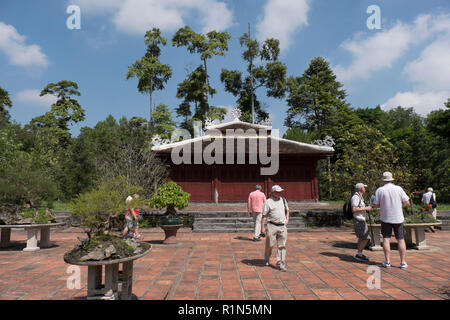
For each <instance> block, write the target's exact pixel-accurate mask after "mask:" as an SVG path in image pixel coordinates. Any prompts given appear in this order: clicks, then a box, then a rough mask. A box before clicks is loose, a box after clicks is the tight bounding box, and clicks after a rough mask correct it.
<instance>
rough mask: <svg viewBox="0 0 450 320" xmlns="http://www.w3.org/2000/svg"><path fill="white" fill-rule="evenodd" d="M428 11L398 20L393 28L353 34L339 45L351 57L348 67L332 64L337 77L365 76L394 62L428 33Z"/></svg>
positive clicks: (362, 77)
mask: <svg viewBox="0 0 450 320" xmlns="http://www.w3.org/2000/svg"><path fill="white" fill-rule="evenodd" d="M430 20H431V16H430V15H421V16H419V17H418V18H417V19H416V20H415V21H414V23H413V24H404V23H402V22H397V23H396V24H395V25H394V26H393V27H392V28H390V29H386V30H383V31H380V32H373V31H372V32H371V33H372V34H373V33H374V35H372V36H369V37H367V38H365V39H364V38H363V34H361V33H360V34H358V35H356V36H355V37H354V38H353V39H351V40H345V41H344V42H343V43H342V44H341V48H343V49H344V50H346V51H348V52H350V53H351V54H352V56H353V61H352V62H351V64H350V65H349V66H347V67H344V66H342V65H337V66H335V67H334V69H335V72H336V75H337V77H338V79H339V80H340V81H349V80H357V79H364V80H366V79H368V78H369V77H370V76H371V75H372V74H373V73H375V72H377V71H380V70H385V69H390V68H391V67H392V66H393V64H394V63H395V62H397V61H398V60H399V59H400V58H401V57H403V56H404V55H405V53H406V52H407V51H408V49H409V48H410V47H411V45H413V44H418V43H420V42H422V41H423V40H425V39H427V38H428V37H429V36H430V30H429V25H428V24H429V22H430Z"/></svg>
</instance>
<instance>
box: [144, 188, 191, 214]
mask: <svg viewBox="0 0 450 320" xmlns="http://www.w3.org/2000/svg"><path fill="white" fill-rule="evenodd" d="M190 197H191V195H190V194H189V193H187V192H184V191H183V189H182V188H181V187H180V186H179V185H178V184H176V183H175V182H166V183H164V184H163V185H162V186H161V187H159V188H158V189H157V190H156V192H155V194H154V195H153V197H152V198H151V199H150V202H149V205H150V206H152V207H154V208H158V209H164V208H167V210H166V212H165V215H166V216H169V217H172V216H174V215H176V213H177V211H176V209H180V210H181V209H184V208H186V207H187V206H188V205H189V198H190Z"/></svg>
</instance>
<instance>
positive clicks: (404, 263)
mask: <svg viewBox="0 0 450 320" xmlns="http://www.w3.org/2000/svg"><path fill="white" fill-rule="evenodd" d="M406 268H408V264H407V263H406V262H402V263H401V264H400V269H403V270H405V269H406Z"/></svg>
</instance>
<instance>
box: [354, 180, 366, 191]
mask: <svg viewBox="0 0 450 320" xmlns="http://www.w3.org/2000/svg"><path fill="white" fill-rule="evenodd" d="M362 188H367V184H364V183H361V182H360V183H357V184H356V185H355V189H356V190H360V189H362Z"/></svg>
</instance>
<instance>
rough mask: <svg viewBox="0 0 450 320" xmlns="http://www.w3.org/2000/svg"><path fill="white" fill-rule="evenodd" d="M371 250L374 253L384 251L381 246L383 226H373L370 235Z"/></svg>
mask: <svg viewBox="0 0 450 320" xmlns="http://www.w3.org/2000/svg"><path fill="white" fill-rule="evenodd" d="M372 234H373V237H371V239H370V250H372V251H382V250H383V246H382V245H381V226H377V225H375V226H374V225H372V232H371V233H370V235H371V236H372Z"/></svg>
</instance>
